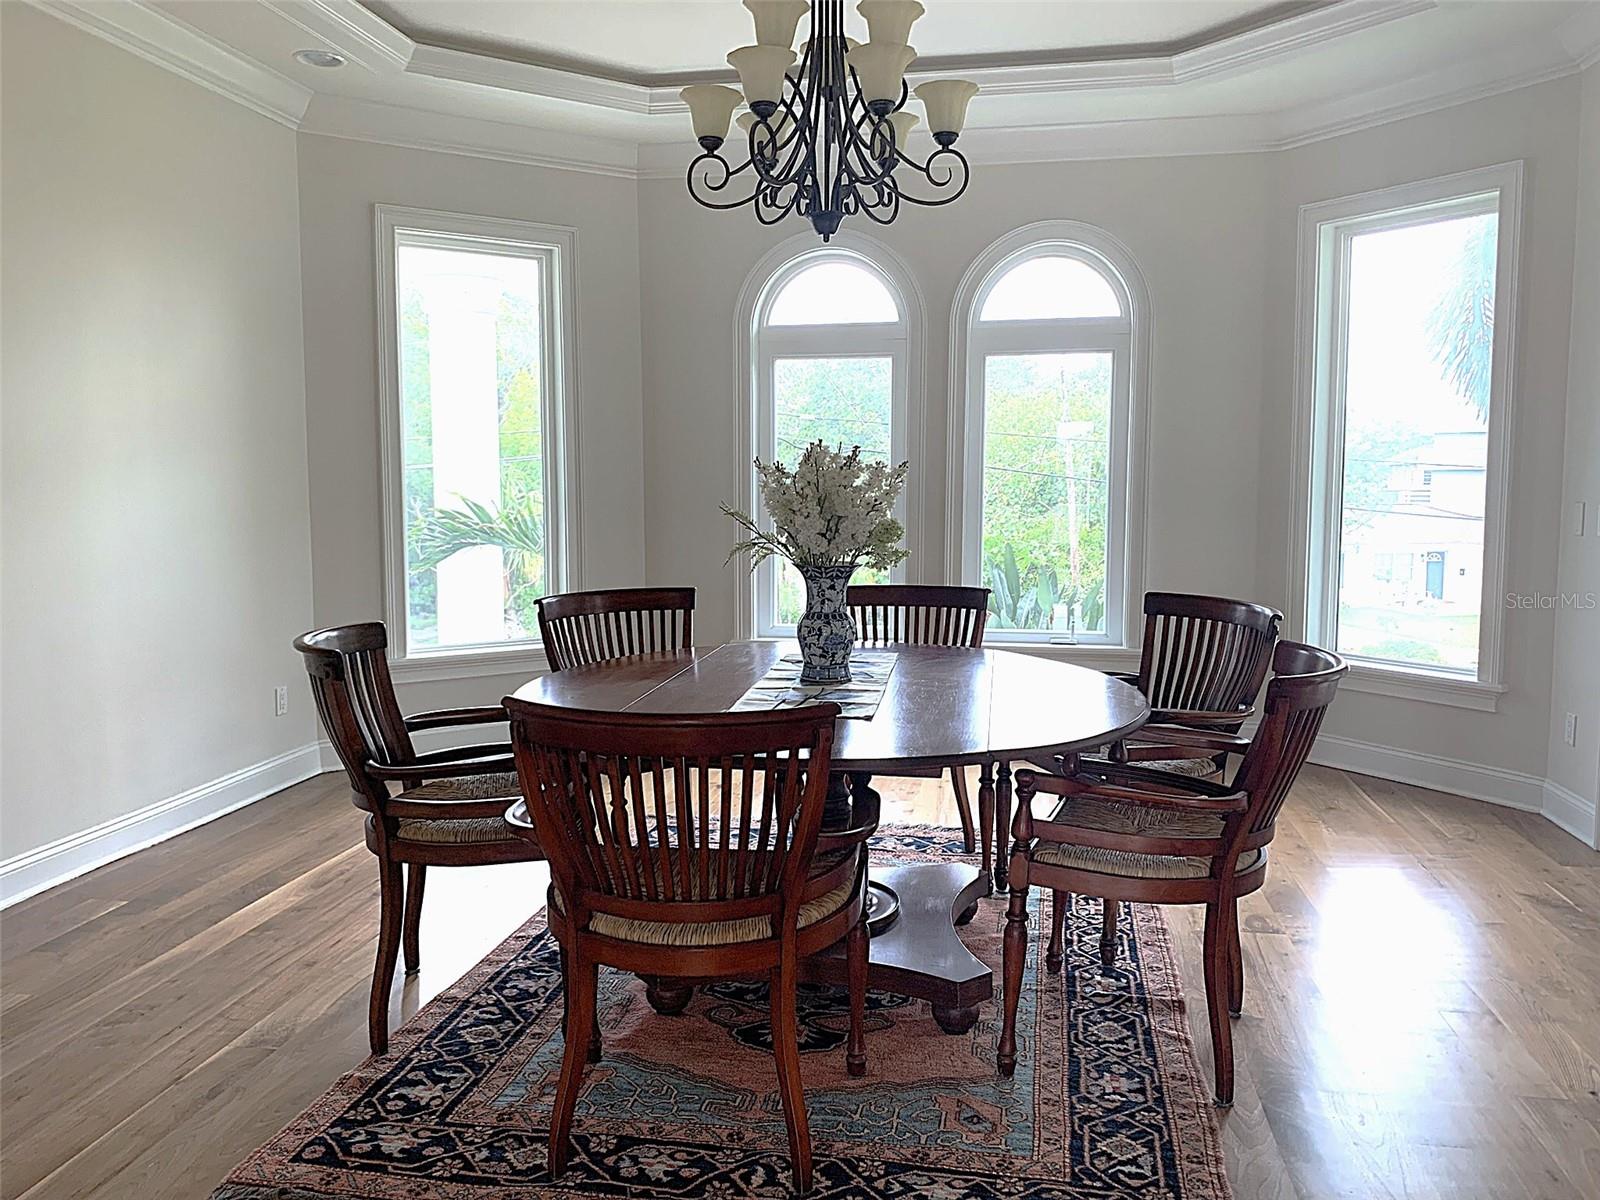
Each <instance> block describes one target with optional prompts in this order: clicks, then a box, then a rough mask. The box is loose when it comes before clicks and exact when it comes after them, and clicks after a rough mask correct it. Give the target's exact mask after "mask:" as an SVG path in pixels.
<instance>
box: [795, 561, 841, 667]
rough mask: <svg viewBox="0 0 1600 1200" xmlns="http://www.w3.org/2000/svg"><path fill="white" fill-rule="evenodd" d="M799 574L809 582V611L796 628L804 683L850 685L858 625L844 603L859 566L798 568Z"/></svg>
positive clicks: (807, 598) (807, 587)
mask: <svg viewBox="0 0 1600 1200" xmlns="http://www.w3.org/2000/svg"><path fill="white" fill-rule="evenodd" d="M796 570H798V571H799V572H800V578H802V579H804V580H805V581H806V611H805V615H804V616H802V617H801V618H800V624H799V625H798V626H796V627H795V637H796V638H798V639H799V641H800V657H801V659H802V660H803V665H802V666H801V668H800V682H801V683H805V684H821V683H848V682H849V681H850V648H851V647H852V646H854V645H855V642H856V623H855V622H854V621H852V620H851V619H850V610H849V609H848V608H847V607H846V606H845V602H844V600H845V589H846V588H848V587H849V586H850V576H852V575H854V574H855V570H856V568H855V565H854V564H853V563H850V564H846V565H844V566H836V567H802V566H799V565H798V564H797V565H796Z"/></svg>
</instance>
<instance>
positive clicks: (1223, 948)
mask: <svg viewBox="0 0 1600 1200" xmlns="http://www.w3.org/2000/svg"><path fill="white" fill-rule="evenodd" d="M1232 915H1233V905H1232V902H1231V901H1226V900H1224V901H1221V902H1216V901H1213V902H1212V903H1210V904H1207V905H1206V932H1205V949H1204V957H1205V976H1206V1011H1207V1012H1208V1014H1209V1015H1210V1017H1211V1056H1212V1061H1213V1064H1214V1069H1215V1071H1216V1081H1217V1092H1216V1101H1217V1106H1218V1107H1219V1108H1227V1107H1229V1106H1230V1105H1232V1103H1233V1026H1232V1025H1231V1024H1230V1022H1229V1020H1228V1007H1227V1005H1228V995H1227V988H1228V975H1229V965H1228V958H1229V949H1228V947H1229V943H1230V942H1231V940H1232V938H1233V934H1232V931H1231V929H1230V926H1231V925H1232V921H1231V920H1230V918H1231V916H1232Z"/></svg>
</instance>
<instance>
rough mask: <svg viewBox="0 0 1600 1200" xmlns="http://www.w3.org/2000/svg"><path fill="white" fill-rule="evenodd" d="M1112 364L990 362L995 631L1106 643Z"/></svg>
mask: <svg viewBox="0 0 1600 1200" xmlns="http://www.w3.org/2000/svg"><path fill="white" fill-rule="evenodd" d="M1111 384H1112V356H1111V354H1110V353H1109V352H1100V351H1096V352H1093V353H1077V354H993V355H990V356H989V357H987V358H986V359H985V360H984V370H983V413H984V432H983V582H984V583H985V584H986V585H988V587H989V588H990V589H991V595H990V597H989V611H990V618H989V626H990V628H991V629H1034V630H1041V631H1045V630H1048V631H1050V632H1053V633H1061V634H1078V633H1104V632H1105V628H1106V619H1105V580H1106V525H1107V520H1108V516H1109V512H1108V506H1107V497H1108V491H1107V478H1108V475H1107V468H1108V465H1109V462H1110V458H1111Z"/></svg>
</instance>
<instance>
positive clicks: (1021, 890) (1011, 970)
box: [995, 883, 1028, 1076]
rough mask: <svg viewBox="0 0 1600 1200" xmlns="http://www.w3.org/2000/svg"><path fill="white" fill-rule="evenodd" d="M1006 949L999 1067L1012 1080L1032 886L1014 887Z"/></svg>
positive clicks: (1007, 920)
mask: <svg viewBox="0 0 1600 1200" xmlns="http://www.w3.org/2000/svg"><path fill="white" fill-rule="evenodd" d="M1002 945H1003V947H1004V955H1005V957H1004V968H1003V975H1004V981H1003V983H1002V987H1004V989H1005V1017H1004V1019H1003V1021H1002V1023H1001V1025H1000V1050H999V1053H998V1054H997V1055H996V1058H995V1065H996V1067H998V1068H999V1071H1000V1074H1002V1075H1006V1076H1010V1075H1012V1074H1015V1072H1016V1069H1017V1004H1018V1003H1019V1001H1020V1000H1021V992H1022V968H1023V966H1024V964H1025V963H1026V962H1027V959H1028V885H1027V884H1026V883H1024V884H1022V885H1021V886H1020V887H1018V886H1017V885H1016V884H1013V885H1012V887H1011V902H1010V905H1009V906H1008V907H1007V909H1006V932H1005V936H1004V938H1003V939H1002Z"/></svg>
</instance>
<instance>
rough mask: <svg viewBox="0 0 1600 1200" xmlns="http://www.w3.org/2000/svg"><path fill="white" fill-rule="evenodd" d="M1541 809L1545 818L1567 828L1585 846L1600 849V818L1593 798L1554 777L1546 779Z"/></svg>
mask: <svg viewBox="0 0 1600 1200" xmlns="http://www.w3.org/2000/svg"><path fill="white" fill-rule="evenodd" d="M1539 811H1540V812H1542V813H1543V814H1544V817H1545V820H1547V821H1552V822H1554V823H1555V824H1556V825H1558V826H1560V827H1561V828H1562V829H1565V830H1566V831H1567V832H1568V833H1570V834H1571V835H1572V836H1573V837H1575V838H1577V839H1578V840H1579V841H1580V842H1582V843H1583V844H1584V845H1585V846H1593V847H1594V848H1595V849H1596V850H1600V820H1597V818H1596V812H1595V802H1594V801H1593V800H1585V799H1584V798H1583V797H1582V796H1580V795H1578V793H1577V792H1572V791H1568V790H1567V789H1566V788H1564V787H1562V786H1561V785H1560V784H1559V783H1557V782H1555V781H1554V780H1553V779H1546V780H1545V781H1544V803H1543V804H1542V805H1541V806H1540V809H1539Z"/></svg>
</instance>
